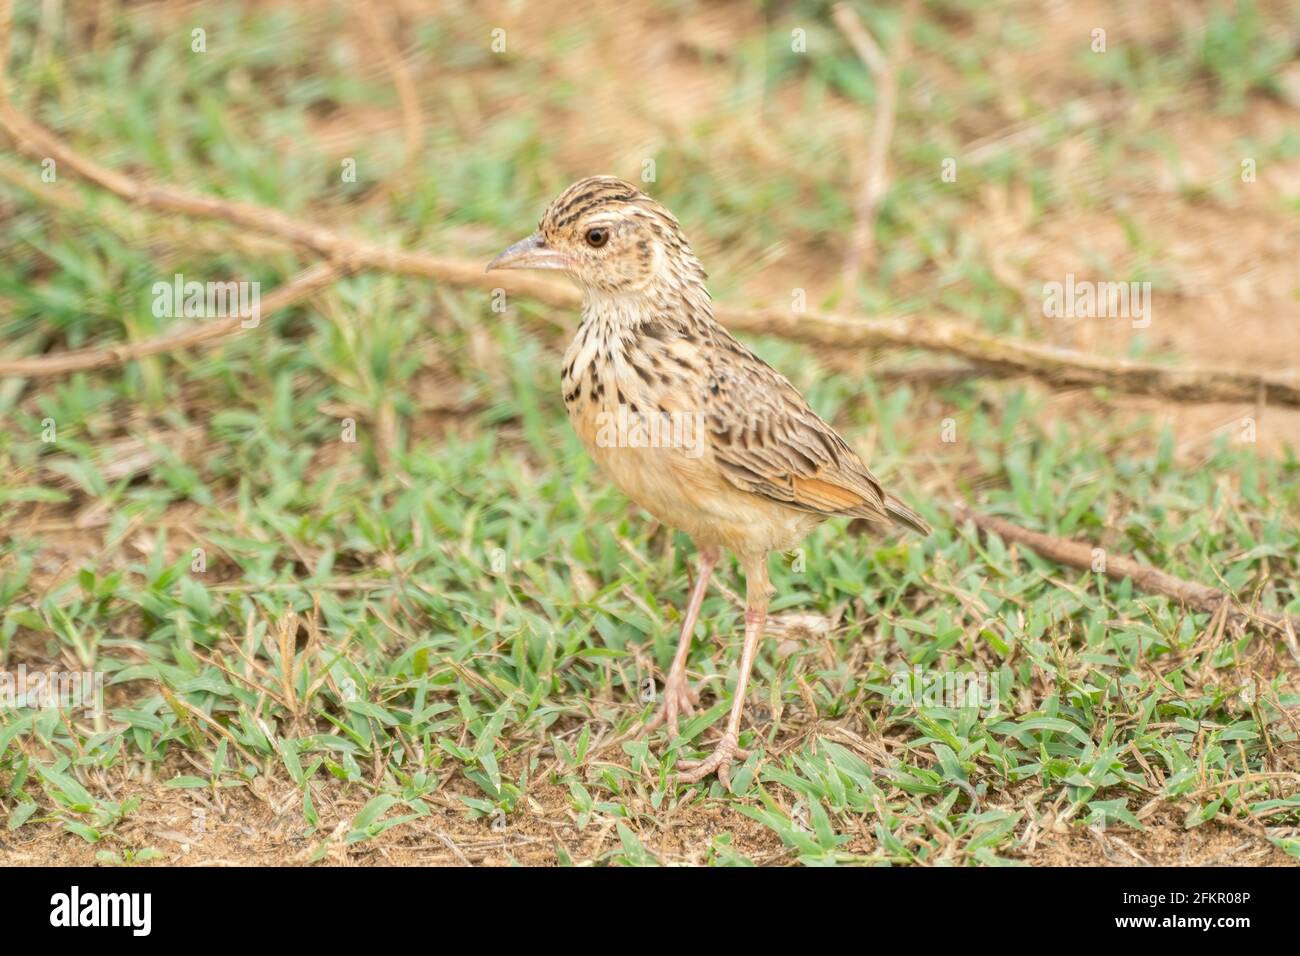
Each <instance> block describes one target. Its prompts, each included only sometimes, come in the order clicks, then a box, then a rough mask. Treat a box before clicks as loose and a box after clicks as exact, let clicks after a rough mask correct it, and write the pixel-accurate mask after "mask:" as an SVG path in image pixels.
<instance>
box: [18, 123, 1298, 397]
mask: <svg viewBox="0 0 1300 956" xmlns="http://www.w3.org/2000/svg"><path fill="white" fill-rule="evenodd" d="M0 129H2V130H4V131H5V132H6V133H8V134H9V136H10V137H11V138H12V139H14V141H15V142H16V143H17V144H18V146H19V147H20V148H21V149H22V150H24V151H25V152H27V153H29V154H31V155H35V156H39V157H44V156H50V157H53V158H54V159H55V160H56V161H57V162H58V163H59V164H60V169H66V170H70V171H72V172H74V173H76V174H77V175H79V176H81V177H83V178H84V179H87V180H89V181H90V182H92V183H94V184H95V185H97V186H100V187H102V188H104V189H106V190H108V191H109V192H111V193H114V194H115V195H117V196H119V197H120V198H122V199H124V200H126V201H128V202H131V203H134V204H135V205H137V206H141V207H144V208H147V209H152V210H155V211H157V212H165V213H174V214H180V215H185V216H192V217H199V218H204V219H217V220H221V221H224V222H227V223H230V224H232V225H235V226H238V227H240V228H242V229H245V230H247V231H248V232H250V233H253V234H258V235H263V236H269V237H274V238H276V239H279V240H281V241H283V242H286V243H289V244H291V245H294V246H298V247H300V248H304V249H308V250H311V251H313V252H315V253H317V254H318V255H321V256H325V257H328V258H329V259H330V260H331V264H329V265H326V266H319V267H316V268H315V269H309V270H307V272H305V273H303V274H302V275H300V276H299V277H298V278H297V279H294V280H292V281H291V282H289V283H287V285H286V286H282V287H281V288H280V289H277V290H276V291H275V292H273V293H271V295H268V296H266V297H264V298H263V300H262V309H263V312H268V313H269V312H270V311H273V310H274V309H275V308H283V307H285V306H286V305H289V304H292V303H293V302H295V301H299V300H300V299H301V298H303V297H305V296H306V295H309V294H310V293H311V292H314V291H316V289H317V288H320V287H321V286H323V285H326V284H328V283H329V282H330V281H333V278H337V277H338V276H339V275H342V274H343V273H344V272H345V271H348V270H351V269H373V270H377V271H382V272H390V273H394V274H397V275H411V276H420V277H422V278H427V279H434V280H437V281H439V282H442V283H444V284H446V285H450V286H456V287H459V288H471V289H481V290H483V291H489V292H490V291H492V290H494V289H497V288H503V289H505V290H506V291H507V292H508V293H511V294H514V295H518V296H520V297H522V298H526V299H531V300H534V301H537V302H542V303H545V304H547V305H552V306H555V307H557V308H573V307H575V306H577V305H578V303H579V302H580V296H579V294H578V292H577V290H576V289H574V288H573V287H571V286H568V285H561V284H559V283H556V282H553V281H549V280H547V279H543V278H541V277H539V276H534V275H529V274H513V275H510V276H509V277H506V276H500V277H499V274H498V273H492V274H485V273H484V272H483V263H482V262H481V261H469V260H464V259H456V258H451V257H445V256H433V255H429V254H427V253H422V252H407V251H403V250H400V249H392V248H389V247H387V246H382V245H379V244H377V243H372V242H367V241H364V240H359V239H356V238H353V237H350V236H347V235H345V234H343V233H341V232H337V231H335V230H333V229H330V228H328V227H325V226H322V225H319V224H316V223H311V222H306V221H303V220H299V219H295V218H293V217H292V216H288V215H286V214H285V213H282V212H280V211H279V210H275V209H268V208H266V207H264V206H259V205H256V204H254V203H247V202H227V201H224V200H220V199H213V198H210V197H206V196H196V195H193V194H191V193H187V192H185V191H184V190H181V189H176V188H174V187H170V186H161V185H152V184H147V183H141V182H137V181H136V180H134V179H132V178H131V177H130V176H127V175H125V174H123V173H119V172H117V171H116V170H112V169H109V168H108V167H105V166H101V165H100V164H98V163H95V162H93V161H92V160H89V159H86V158H85V157H83V156H81V155H80V154H78V153H77V152H76V151H74V150H73V149H71V148H70V147H69V146H67V145H66V144H65V143H63V142H62V141H61V140H60V139H59V138H58V137H56V136H54V135H53V134H51V133H50V132H49V131H48V130H45V129H44V128H42V127H40V126H39V125H37V124H36V123H34V122H32V121H31V120H30V119H28V118H27V117H25V116H23V115H22V114H20V113H19V112H18V111H17V110H15V109H13V108H12V106H10V105H9V104H7V103H3V102H0ZM331 277H333V278H331ZM293 293H296V294H293ZM716 311H717V316H718V318H719V320H720V321H722V322H723V323H724V324H726V325H728V326H729V327H730V328H732V329H733V330H735V331H739V332H748V333H753V334H761V335H775V336H779V337H781V338H786V339H790V340H792V341H797V342H806V343H809V344H812V345H819V346H826V347H831V348H850V349H853V348H869V347H876V346H887V347H893V348H901V349H925V350H928V351H933V352H941V353H947V354H950V355H958V356H961V357H962V358H965V359H967V360H968V361H970V362H972V363H974V364H975V365H977V366H980V367H982V368H984V369H986V370H988V371H991V372H999V373H1003V374H1007V375H1027V376H1030V377H1033V378H1037V379H1039V380H1040V381H1043V382H1046V383H1047V384H1049V385H1051V386H1054V387H1056V388H1093V387H1106V388H1111V389H1114V390H1116V391H1120V392H1127V393H1130V394H1135V395H1154V396H1160V397H1162V398H1166V399H1172V400H1174V401H1182V402H1250V403H1252V404H1253V403H1255V402H1262V403H1265V404H1269V405H1275V406H1279V405H1281V406H1290V407H1293V408H1300V375H1295V374H1292V375H1285V374H1281V373H1272V374H1269V373H1263V372H1247V371H1236V370H1223V369H1212V368H1196V367H1168V366H1162V365H1152V364H1149V363H1143V362H1132V361H1128V360H1125V359H1108V358H1103V357H1100V356H1095V355H1088V354H1085V353H1081V352H1074V351H1070V350H1068V349H1060V348H1054V347H1052V346H1049V345H1043V344H1038V343H1032V342H1019V341H1014V340H1009V339H1001V338H998V337H996V336H992V335H987V334H985V333H982V332H979V331H976V330H974V329H972V328H969V327H967V326H965V325H960V324H957V323H955V322H949V321H942V320H939V319H932V318H924V317H920V316H909V317H884V318H875V319H866V318H860V317H850V316H842V315H835V314H832V313H817V312H803V313H795V312H792V311H791V310H790V309H789V307H785V308H773V309H749V308H743V307H737V306H726V305H720V306H718V308H717V310H716ZM212 325H213V326H215V328H211V329H209V328H208V327H207V326H200V327H198V328H190V329H185V330H182V331H181V332H179V333H167V334H165V335H163V336H161V337H159V338H157V339H153V340H149V341H147V342H138V343H134V344H131V345H119V346H114V347H110V348H105V349H88V350H83V351H81V352H77V353H68V354H65V355H50V356H42V357H38V358H26V359H10V360H3V361H0V376H6V375H32V376H38V375H57V374H63V373H66V372H70V371H76V370H79V369H86V368H103V367H107V366H110V365H116V364H121V363H122V362H125V361H129V360H131V359H134V358H138V357H141V356H144V355H156V354H159V353H161V352H166V351H171V350H173V349H179V348H185V347H188V346H192V345H198V344H202V343H204V342H208V341H213V340H216V339H219V338H222V337H223V336H225V335H228V334H230V333H231V332H233V331H234V329H232V328H230V327H229V326H230V323H229V322H226V321H225V320H223V321H221V322H216V323H212Z"/></svg>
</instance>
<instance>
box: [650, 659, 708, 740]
mask: <svg viewBox="0 0 1300 956" xmlns="http://www.w3.org/2000/svg"><path fill="white" fill-rule="evenodd" d="M699 705H700V694H699V691H697V690H695V689H694V688H693V687H691V685H690V684H688V683H686V677H685V676H684V675H681V674H669V675H668V680H667V681H665V682H664V702H663V703H662V704H660V705H659V709H658V710H657V711H656V712H655V715H654V716H653V717H651V718H650V719H649V720H648V721H646V724H645V726H644V727H642V728H641V733H642V734H648V733H650V732H651V731H653V730H657V729H658V728H659V727H661V726H663V725H664V724H665V723H666V724H668V733H669V734H671V735H672V736H673V737H677V736H679V733H678V730H677V726H678V725H677V721H678V718H680V717H683V716H685V717H694V716H695V709H696V708H697V707H699Z"/></svg>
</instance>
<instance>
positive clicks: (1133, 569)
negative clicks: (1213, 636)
mask: <svg viewBox="0 0 1300 956" xmlns="http://www.w3.org/2000/svg"><path fill="white" fill-rule="evenodd" d="M952 510H953V512H954V513H955V514H956V515H957V517H958V518H961V519H964V520H967V521H971V522H973V523H974V524H975V526H976V527H977V528H979V529H980V530H982V531H986V532H990V531H991V532H993V533H994V534H996V535H997V536H998V537H1000V538H1002V540H1004V541H1014V542H1016V543H1018V544H1023V545H1025V546H1026V547H1027V548H1029V549H1030V550H1032V551H1034V552H1036V553H1038V554H1040V555H1042V556H1043V557H1045V558H1047V559H1048V560H1051V561H1056V562H1057V563H1059V564H1064V565H1066V566H1067V567H1071V568H1079V569H1080V570H1084V571H1089V570H1092V567H1093V551H1094V546H1093V545H1091V544H1088V543H1085V542H1080V541H1070V540H1067V539H1065V538H1057V537H1053V536H1052V535H1049V534H1043V533H1041V532H1038V531H1030V530H1029V529H1028V528H1022V527H1020V526H1019V525H1016V524H1012V523H1011V522H1010V521H1007V520H1005V519H1003V518H995V517H993V516H992V515H986V514H980V513H979V512H977V511H972V510H971V509H970V508H968V507H966V506H965V505H963V504H958V503H954V504H953V505H952ZM1104 567H1105V571H1104V573H1105V575H1106V577H1108V578H1110V579H1111V580H1112V581H1122V580H1124V579H1125V578H1131V579H1132V581H1133V584H1134V585H1135V586H1137V587H1139V588H1141V589H1142V590H1143V591H1146V592H1147V593H1149V594H1163V595H1164V596H1165V597H1169V598H1173V599H1174V600H1175V601H1180V602H1182V603H1183V604H1185V605H1187V606H1188V607H1191V608H1194V609H1196V610H1198V611H1204V612H1206V613H1209V614H1213V613H1216V612H1220V611H1222V609H1223V608H1224V606H1225V605H1226V606H1227V611H1226V613H1227V615H1228V617H1229V620H1231V621H1232V622H1233V623H1236V624H1238V625H1245V624H1252V623H1253V624H1262V625H1264V626H1266V627H1268V628H1269V629H1271V630H1275V631H1277V632H1278V633H1280V634H1283V635H1286V634H1287V633H1288V630H1289V631H1290V632H1291V633H1292V634H1294V633H1295V632H1297V631H1300V618H1294V617H1290V616H1289V615H1286V614H1270V613H1268V612H1265V611H1253V610H1246V609H1242V608H1239V607H1237V606H1236V604H1235V599H1234V598H1233V596H1232V595H1230V594H1227V593H1225V592H1223V591H1220V590H1219V589H1218V588H1212V587H1207V586H1206V585H1204V584H1197V583H1196V582H1194V581H1184V580H1183V579H1182V578H1176V577H1174V576H1173V575H1172V574H1167V573H1166V572H1164V571H1161V570H1159V569H1157V568H1153V567H1151V566H1150V565H1145V564H1138V563H1137V562H1136V561H1134V560H1132V559H1131V558H1125V557H1122V556H1121V555H1117V554H1109V553H1108V554H1106V561H1105V565H1104Z"/></svg>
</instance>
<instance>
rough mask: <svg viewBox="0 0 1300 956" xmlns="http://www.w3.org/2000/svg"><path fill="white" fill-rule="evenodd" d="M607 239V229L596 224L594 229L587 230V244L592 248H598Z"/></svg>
mask: <svg viewBox="0 0 1300 956" xmlns="http://www.w3.org/2000/svg"><path fill="white" fill-rule="evenodd" d="M608 241H609V230H608V229H603V228H601V227H599V226H597V227H596V228H595V229H588V230H587V245H589V246H591V247H592V248H593V249H599V248H600V247H601V246H603V245H604V244H605V243H606V242H608Z"/></svg>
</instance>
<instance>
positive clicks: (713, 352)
mask: <svg viewBox="0 0 1300 956" xmlns="http://www.w3.org/2000/svg"><path fill="white" fill-rule="evenodd" d="M487 268H488V270H489V271H490V270H492V269H553V270H557V271H559V272H564V273H567V274H568V275H570V276H571V277H573V278H574V279H575V280H577V282H578V284H579V285H580V286H581V287H582V293H583V300H582V324H581V325H580V326H579V327H578V331H577V334H576V335H575V336H574V339H573V342H572V343H571V344H570V345H569V348H568V351H566V352H565V354H564V360H563V371H562V373H561V387H562V390H563V395H564V405H565V408H566V410H567V411H568V415H569V420H570V421H571V422H572V423H573V427H574V429H575V430H576V431H577V433H578V435H579V437H580V438H581V440H582V442H583V444H584V445H585V446H586V448H587V451H588V452H589V453H590V454H591V456H592V458H594V459H595V460H596V462H597V464H598V465H599V466H600V468H601V470H602V471H604V472H605V474H606V475H608V476H609V478H611V479H612V480H613V482H614V484H616V485H617V486H618V487H619V488H620V489H621V490H622V491H623V492H624V493H625V494H626V495H627V496H628V497H629V498H631V499H632V500H633V501H634V502H636V503H637V504H638V505H640V506H641V507H642V508H644V509H645V510H646V511H648V512H650V514H652V515H653V516H654V517H655V518H657V519H658V520H659V521H661V522H663V523H664V524H666V525H669V526H671V527H673V528H678V529H680V530H681V531H684V532H685V533H686V534H688V535H689V536H690V537H691V538H692V540H693V541H694V542H695V545H696V547H697V549H698V551H699V566H698V567H699V571H698V574H697V575H696V578H695V583H694V586H693V588H692V590H691V595H690V599H689V601H688V603H687V607H686V612H685V615H684V618H683V621H682V628H681V634H680V637H679V639H678V643H677V652H676V654H675V655H674V657H673V662H672V667H671V668H670V669H669V672H668V676H667V679H666V681H665V683H664V689H663V697H662V704H661V705H660V706H659V708H658V710H657V711H656V713H655V714H654V716H653V717H652V718H651V719H650V721H649V722H648V723H647V725H646V729H647V730H654V729H655V728H657V727H659V726H660V725H662V724H664V723H666V724H667V725H668V731H669V732H670V733H671V734H672V736H673V737H674V738H675V737H677V736H678V727H679V723H678V721H679V718H680V717H681V716H683V715H684V716H690V715H693V714H694V713H695V712H696V708H697V707H698V706H699V695H698V692H697V691H695V690H694V689H693V688H691V687H690V686H689V684H688V682H687V678H686V662H687V658H688V656H689V653H690V648H691V639H692V636H693V634H694V631H695V626H696V623H697V620H698V618H699V614H700V606H701V604H702V603H703V601H704V597H705V593H706V591H707V589H708V586H709V578H710V576H711V575H712V573H713V569H714V568H715V567H716V566H717V564H718V562H719V560H720V559H721V557H722V553H723V551H724V550H726V551H730V552H731V553H732V554H734V555H735V557H736V559H737V560H738V562H739V564H740V566H741V569H742V570H743V571H744V574H745V585H746V587H745V595H746V597H745V637H744V644H743V645H742V649H741V653H740V665H739V670H738V677H737V680H736V687H735V696H734V698H733V700H732V704H731V710H730V714H729V716H728V719H727V726H726V730H725V731H724V732H723V734H722V737H721V739H720V740H719V741H718V743H717V745H716V748H715V749H714V750H713V752H712V753H711V755H709V756H708V757H706V758H705V759H703V760H699V761H681V762H680V763H679V765H678V766H679V767H680V768H681V770H682V771H684V772H683V773H680V774H679V776H678V779H679V780H681V781H684V782H688V783H690V782H696V781H699V780H702V779H704V778H705V777H706V776H708V775H710V774H714V773H716V774H717V776H718V778H719V780H720V781H721V782H722V785H723V786H724V787H726V788H727V789H728V790H730V788H731V779H730V772H731V764H732V762H733V760H735V759H737V758H741V759H743V758H744V757H746V756H747V753H746V751H744V750H742V749H741V747H740V732H741V716H742V712H743V710H744V704H745V695H746V691H747V689H748V687H749V677H750V671H751V670H752V669H753V666H754V657H755V655H756V653H757V652H758V646H759V641H760V639H761V637H762V634H763V629H764V626H765V624H766V622H767V608H768V601H769V599H770V596H771V592H772V588H771V585H770V583H769V578H768V569H767V562H768V556H769V554H770V553H771V552H773V551H789V550H791V549H793V548H794V547H795V546H796V545H797V544H798V543H799V541H800V540H802V539H803V538H804V536H806V535H807V534H808V533H809V532H810V531H812V530H813V529H814V528H815V527H817V525H819V524H821V523H822V522H823V521H825V520H826V519H827V518H830V517H832V516H835V515H845V516H849V517H852V518H860V519H865V520H866V522H867V523H868V524H869V525H870V526H879V527H885V526H887V525H888V524H889V523H891V522H894V523H898V524H902V525H905V526H907V527H908V528H911V529H913V530H915V531H917V532H920V533H921V534H923V535H924V534H928V533H929V531H930V529H929V526H928V525H927V524H926V523H925V521H924V520H923V519H922V518H921V517H920V515H918V514H917V513H916V512H915V511H913V510H912V509H911V508H909V507H907V506H906V505H905V504H903V503H902V502H901V501H899V500H898V499H897V498H895V497H893V496H892V495H890V494H888V493H887V492H886V491H885V489H884V488H882V487H881V484H880V482H879V481H877V480H876V478H875V476H874V475H872V474H871V472H870V471H869V470H868V469H867V466H866V465H865V464H864V463H863V461H862V459H861V458H859V457H858V455H857V454H856V453H855V452H854V451H853V449H852V448H850V447H849V445H848V443H847V442H845V440H844V439H843V438H841V437H840V436H839V435H838V434H837V433H836V431H835V429H833V428H832V427H831V426H830V425H828V424H827V423H826V422H824V421H823V420H822V419H821V418H819V417H818V416H817V413H816V412H814V411H813V410H812V409H811V408H810V407H809V405H808V403H807V402H806V401H804V399H803V396H802V395H800V394H799V392H798V390H797V389H795V387H794V386H793V385H791V384H790V383H789V382H788V381H786V379H785V378H784V377H783V376H781V375H780V374H779V373H778V372H776V371H775V370H774V369H773V368H772V367H771V366H770V365H768V364H767V363H766V362H764V361H763V360H762V359H760V358H759V357H758V356H757V355H755V354H754V353H753V352H751V351H750V350H749V349H748V348H746V347H745V346H744V345H742V344H741V343H740V342H738V341H736V339H735V338H733V337H732V336H731V334H730V333H729V332H728V331H727V330H726V329H725V328H723V327H722V326H721V325H720V324H718V322H717V321H715V320H714V318H713V308H712V305H711V302H710V298H709V292H708V289H707V288H706V287H705V280H706V276H705V274H704V269H703V268H702V267H701V265H700V261H699V259H697V258H696V257H695V254H694V253H693V252H692V251H691V246H690V243H688V242H687V241H686V236H685V235H683V233H682V229H681V227H680V226H679V225H678V223H677V220H676V219H675V218H673V215H672V214H671V213H670V212H669V211H668V210H667V209H665V208H664V207H663V206H662V205H660V204H659V203H658V202H656V201H655V200H654V199H652V198H651V197H650V196H648V195H646V194H645V193H643V192H642V191H641V190H639V189H638V188H636V187H635V186H633V185H631V184H629V183H626V182H624V181H622V180H620V179H616V178H613V177H609V176H596V177H592V178H589V179H583V180H581V181H579V182H576V183H574V184H573V185H572V186H570V187H569V188H568V189H566V190H565V191H564V192H563V193H562V194H561V195H560V196H559V197H558V198H557V199H556V200H555V201H554V202H552V203H551V205H550V206H549V207H548V208H547V210H546V212H545V214H544V215H543V216H542V219H541V222H540V223H539V224H538V227H537V231H536V232H535V233H534V234H533V235H531V236H529V237H528V238H526V239H524V240H522V241H520V242H517V243H515V244H514V245H512V246H510V247H509V248H508V249H506V250H505V251H504V252H502V253H501V254H500V255H499V256H497V257H496V258H495V259H493V260H492V261H491V262H490V263H489V264H488V267H487Z"/></svg>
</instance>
